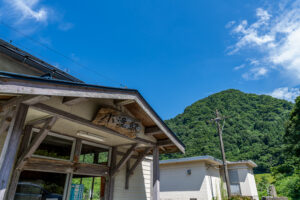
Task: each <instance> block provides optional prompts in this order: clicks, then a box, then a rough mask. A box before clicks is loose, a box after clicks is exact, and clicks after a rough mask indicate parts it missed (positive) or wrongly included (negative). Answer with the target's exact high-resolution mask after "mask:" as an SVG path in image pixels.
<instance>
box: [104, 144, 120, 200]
mask: <svg viewBox="0 0 300 200" xmlns="http://www.w3.org/2000/svg"><path fill="white" fill-rule="evenodd" d="M116 162H117V147H113V148H112V151H111V162H110V170H109V177H108V178H109V179H108V184H105V185H106V187H107V188H106V200H113V199H114V187H115V178H114V176H113V175H112V173H113V172H114V170H115V167H116Z"/></svg>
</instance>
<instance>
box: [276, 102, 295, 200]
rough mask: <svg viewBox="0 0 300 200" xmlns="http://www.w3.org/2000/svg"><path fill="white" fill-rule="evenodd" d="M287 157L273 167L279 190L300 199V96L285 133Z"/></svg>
mask: <svg viewBox="0 0 300 200" xmlns="http://www.w3.org/2000/svg"><path fill="white" fill-rule="evenodd" d="M284 142H285V144H286V148H285V152H284V153H285V155H286V157H285V159H284V162H283V163H282V164H280V165H279V166H276V167H273V168H272V175H273V177H275V182H274V184H275V186H276V188H277V191H278V192H279V193H281V194H283V195H284V196H288V197H290V198H291V199H300V97H298V98H297V99H296V104H295V106H294V108H293V110H292V112H291V114H290V117H289V120H288V123H287V126H286V132H285V135H284Z"/></svg>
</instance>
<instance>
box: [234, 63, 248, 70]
mask: <svg viewBox="0 0 300 200" xmlns="http://www.w3.org/2000/svg"><path fill="white" fill-rule="evenodd" d="M245 66H246V65H245V64H241V65H239V66H236V67H234V68H233V69H234V70H240V69H243V68H244V67H245Z"/></svg>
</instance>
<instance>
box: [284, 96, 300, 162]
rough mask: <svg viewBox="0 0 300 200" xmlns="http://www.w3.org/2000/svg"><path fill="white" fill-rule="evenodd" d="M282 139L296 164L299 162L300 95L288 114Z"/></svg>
mask: <svg viewBox="0 0 300 200" xmlns="http://www.w3.org/2000/svg"><path fill="white" fill-rule="evenodd" d="M284 140H285V142H286V144H287V149H288V152H289V154H290V156H292V157H293V159H296V160H295V161H296V163H297V164H300V162H299V158H300V96H299V97H298V98H297V99H296V104H295V106H294V108H293V110H292V112H291V114H290V118H289V121H288V123H287V128H286V132H285V135H284Z"/></svg>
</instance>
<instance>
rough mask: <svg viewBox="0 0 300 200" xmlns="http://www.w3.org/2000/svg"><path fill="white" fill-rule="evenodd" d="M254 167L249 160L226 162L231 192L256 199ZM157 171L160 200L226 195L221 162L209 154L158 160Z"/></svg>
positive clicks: (198, 198)
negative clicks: (158, 168)
mask: <svg viewBox="0 0 300 200" xmlns="http://www.w3.org/2000/svg"><path fill="white" fill-rule="evenodd" d="M256 166H257V165H256V164H255V163H254V162H253V161H250V160H248V161H237V162H228V170H229V179H230V183H231V184H230V187H231V192H232V194H233V195H242V196H251V197H253V199H255V200H256V199H257V200H258V194H257V189H256V184H255V179H254V175H253V168H254V167H256ZM160 170H161V173H160V180H161V183H160V184H161V185H160V188H161V193H160V199H161V200H211V199H219V200H221V197H222V195H221V193H225V194H226V187H225V181H224V178H223V174H224V173H223V168H222V161H220V160H218V159H216V158H214V157H212V156H198V157H190V158H180V159H171V160H163V161H160ZM221 177H222V178H221ZM221 179H222V181H221ZM222 185H223V187H222ZM221 188H224V189H221Z"/></svg>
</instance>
